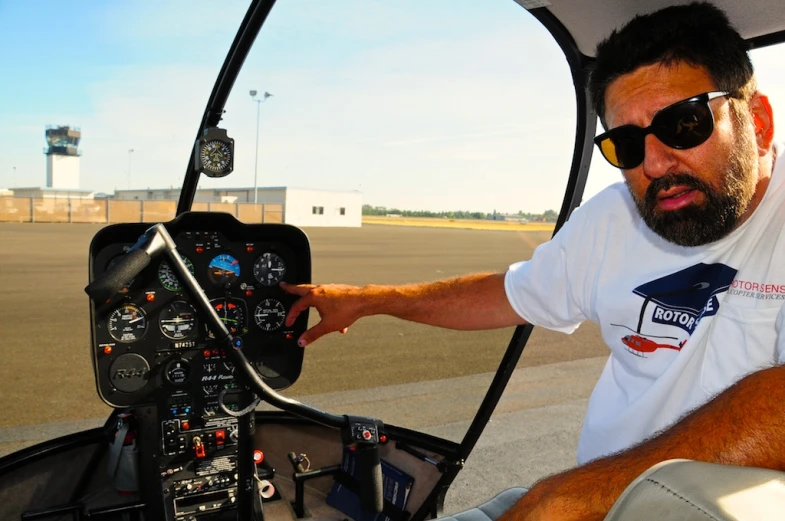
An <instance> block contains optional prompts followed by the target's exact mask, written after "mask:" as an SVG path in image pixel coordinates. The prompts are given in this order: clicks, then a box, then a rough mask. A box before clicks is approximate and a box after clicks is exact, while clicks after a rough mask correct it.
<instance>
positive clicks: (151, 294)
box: [145, 293, 155, 302]
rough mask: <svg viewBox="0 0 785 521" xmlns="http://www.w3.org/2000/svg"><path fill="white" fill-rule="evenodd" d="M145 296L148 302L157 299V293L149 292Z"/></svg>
mask: <svg viewBox="0 0 785 521" xmlns="http://www.w3.org/2000/svg"><path fill="white" fill-rule="evenodd" d="M145 298H146V299H147V302H152V301H154V300H155V293H148V294H147V296H146V297H145Z"/></svg>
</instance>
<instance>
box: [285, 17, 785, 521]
mask: <svg viewBox="0 0 785 521" xmlns="http://www.w3.org/2000/svg"><path fill="white" fill-rule="evenodd" d="M590 88H591V91H592V96H593V102H594V105H595V108H596V109H597V113H598V114H599V115H600V116H601V120H602V123H603V126H604V127H605V128H606V129H609V130H608V132H606V133H603V134H602V135H600V136H598V138H597V139H596V142H597V144H598V147H599V149H600V151H601V152H602V154H603V156H604V157H605V158H606V159H607V160H608V161H609V162H611V163H612V164H613V165H614V166H617V167H619V168H620V169H622V173H623V176H624V180H625V183H618V184H616V185H613V186H611V187H608V188H607V189H605V190H604V191H602V192H601V193H600V194H598V195H597V196H596V197H594V198H592V199H591V200H590V201H588V202H586V203H585V204H584V205H583V206H582V207H581V208H579V209H578V210H576V211H575V212H574V213H573V215H572V216H571V218H570V220H569V222H568V223H567V224H566V225H565V226H564V227H563V228H562V229H561V230H560V231H559V233H558V234H556V236H555V237H554V238H553V239H552V240H551V241H549V242H547V243H545V244H543V245H541V246H540V247H539V248H538V249H537V250H536V251H535V253H534V255H533V257H532V259H531V260H530V261H527V262H520V263H517V264H514V265H512V266H511V267H510V269H509V270H508V271H507V272H506V273H497V274H474V275H468V276H465V277H459V278H456V279H451V280H445V281H440V282H435V283H427V284H415V285H408V286H365V287H362V288H359V287H351V286H339V285H325V286H315V287H314V286H299V287H292V286H289V285H283V288H284V289H285V290H286V291H289V292H292V293H295V294H297V295H300V296H301V298H300V299H299V300H298V301H297V302H296V303H295V304H294V305H293V306H292V309H291V312H290V314H289V316H288V317H287V322H288V323H289V324H291V323H292V322H293V320H294V319H295V317H296V316H297V315H298V314H299V313H300V312H301V311H302V310H304V309H306V308H307V307H309V306H313V307H315V308H316V309H317V310H318V311H319V314H320V315H321V322H320V323H319V324H317V325H316V326H314V327H313V328H312V329H310V330H309V331H307V332H306V333H304V334H303V337H302V338H301V345H302V346H305V345H307V344H309V343H311V342H313V341H314V340H316V339H318V338H319V337H320V336H322V335H324V334H326V333H329V332H332V331H341V332H344V333H345V332H346V330H347V328H348V327H349V326H350V325H351V324H353V323H354V322H355V321H356V320H357V319H359V318H361V317H363V316H368V315H373V314H388V315H393V316H396V317H399V318H402V319H407V320H413V321H416V322H421V323H425V324H432V325H435V326H441V327H447V328H454V329H475V330H477V329H487V328H497V327H506V326H511V325H516V324H524V323H527V322H528V323H532V324H534V325H537V326H542V327H546V328H549V329H554V330H558V331H563V332H566V333H570V332H572V331H574V330H575V329H576V328H577V327H578V325H579V324H580V323H581V322H582V321H583V320H587V319H588V320H593V321H595V322H597V323H598V324H599V325H600V327H601V329H602V334H603V338H604V340H605V341H606V343H607V344H608V346H609V348H610V350H611V356H610V358H609V360H608V362H607V364H606V367H605V369H604V371H603V373H602V375H601V377H600V380H599V382H598V383H597V386H596V387H595V390H594V392H593V394H592V396H591V399H590V401H589V407H588V410H587V413H586V419H585V422H584V427H583V431H582V433H581V439H580V444H579V449H578V461H579V463H581V464H583V465H582V466H581V467H578V468H576V469H573V470H571V471H567V472H565V473H562V474H559V475H556V476H552V477H550V478H547V479H545V480H543V481H541V482H540V483H538V484H537V485H536V486H535V487H533V488H532V490H531V491H529V493H527V494H526V495H525V496H524V497H523V498H522V499H521V500H520V502H519V503H518V504H517V505H516V506H515V507H514V508H513V509H511V510H510V511H509V512H507V514H505V517H506V518H508V519H509V518H515V519H601V518H602V517H603V516H604V514H605V513H606V512H607V511H608V509H609V508H610V506H611V505H612V504H613V502H614V501H615V500H616V498H618V496H619V494H620V493H621V492H622V491H623V490H624V488H625V487H626V486H627V485H628V484H629V483H630V482H631V481H632V480H633V479H634V478H635V477H636V476H637V475H639V474H640V473H642V472H643V471H644V470H646V469H647V468H649V467H650V466H651V465H654V464H655V463H658V462H660V461H663V460H666V459H671V458H688V459H695V460H703V461H713V462H720V463H730V464H737V465H750V466H760V467H768V468H775V469H782V468H784V467H785V461H784V460H785V456H784V455H785V450H783V449H785V447H784V446H783V445H784V444H783V440H784V439H785V436H784V435H785V420H783V415H782V414H781V404H782V403H785V383H780V382H785V368H780V367H777V365H778V364H779V363H780V362H781V360H780V358H781V356H780V354H781V353H783V354H785V339H783V340H781V341H780V342H781V343H782V351H780V350H778V339H779V337H781V336H782V337H785V333H784V334H783V335H779V331H780V330H781V325H782V321H783V320H785V318H783V317H781V316H780V310H781V309H783V307H782V303H783V300H782V299H785V262H782V260H780V259H785V235H783V234H782V229H783V225H785V179H783V178H785V164H780V165H778V166H777V168H775V167H774V164H775V155H776V149H775V147H774V145H773V137H774V126H773V116H772V109H771V106H770V105H769V102H768V99H767V98H766V96H765V95H763V94H762V93H760V92H758V90H757V87H756V83H755V79H754V76H753V70H752V65H751V63H750V61H749V58H748V56H747V53H746V48H745V45H744V43H743V40H742V39H741V37H740V36H739V35H738V34H737V33H736V31H735V30H734V29H732V28H731V27H730V25H729V23H728V20H727V18H726V17H725V15H724V13H722V12H721V11H719V10H717V9H716V8H714V7H713V6H711V5H709V4H706V3H695V4H691V5H686V6H679V7H671V8H667V9H664V10H662V11H659V12H657V13H654V14H652V15H649V16H641V17H637V18H635V19H634V20H632V21H631V22H630V23H629V24H628V25H627V26H625V27H624V28H623V29H622V30H620V31H618V32H614V33H613V34H612V35H611V36H610V37H609V38H608V39H607V40H606V41H604V42H602V43H601V44H600V45H599V46H598V50H597V61H596V68H595V70H594V71H593V73H592V77H591V85H590ZM469 302H470V304H467V303H469ZM767 368H768V369H767ZM736 382H738V383H736ZM734 383H736V385H734ZM729 387H730V388H729ZM689 411H693V412H691V413H690V414H689V415H688V416H686V417H685V416H684V415H685V413H688V412H689ZM658 433H659V434H658Z"/></svg>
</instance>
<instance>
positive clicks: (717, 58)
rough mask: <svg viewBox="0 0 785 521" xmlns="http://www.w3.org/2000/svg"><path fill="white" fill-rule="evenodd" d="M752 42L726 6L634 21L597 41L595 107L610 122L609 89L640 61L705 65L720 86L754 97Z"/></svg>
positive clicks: (670, 11) (668, 11)
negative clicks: (607, 109)
mask: <svg viewBox="0 0 785 521" xmlns="http://www.w3.org/2000/svg"><path fill="white" fill-rule="evenodd" d="M748 51H749V46H748V45H747V43H746V42H745V41H744V39H743V38H742V37H741V35H740V34H739V33H738V32H737V31H736V30H735V29H734V28H733V26H731V24H730V21H729V20H728V17H727V16H726V15H725V13H724V12H723V11H721V10H720V9H718V8H717V7H715V6H714V5H712V4H710V3H708V2H693V3H691V4H687V5H679V6H672V7H667V8H665V9H662V10H660V11H657V12H654V13H652V14H647V15H639V16H636V17H635V18H633V19H632V20H630V22H629V23H627V24H626V25H625V26H624V27H622V29H620V30H618V31H613V32H612V33H611V34H610V36H608V37H607V38H606V39H604V40H603V41H601V42H600V43H599V44H598V45H597V52H596V57H597V58H596V62H595V66H594V68H593V69H592V71H591V75H590V77H589V89H590V92H591V99H592V104H593V106H594V109H595V110H596V111H597V114H598V115H599V116H600V121H601V122H602V125H603V126H604V127H605V128H607V123H606V121H605V90H606V89H607V88H608V86H609V85H610V84H611V83H613V81H614V80H616V79H617V78H618V77H620V76H622V75H624V74H627V73H630V72H632V71H634V70H636V69H638V68H639V67H641V66H645V65H653V64H655V63H662V64H664V65H671V64H675V63H679V62H683V63H688V64H690V65H693V66H698V67H703V68H705V69H706V70H707V71H708V73H709V75H710V76H711V77H712V79H713V80H714V83H715V84H716V85H717V89H718V90H724V91H728V92H730V93H731V97H733V98H737V99H741V100H745V101H746V100H749V98H750V96H751V95H752V94H753V92H755V90H756V88H757V87H756V85H755V80H754V78H753V72H754V71H753V66H752V62H751V61H750V58H749V55H748Z"/></svg>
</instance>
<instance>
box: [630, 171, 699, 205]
mask: <svg viewBox="0 0 785 521" xmlns="http://www.w3.org/2000/svg"><path fill="white" fill-rule="evenodd" d="M677 185H680V186H686V187H687V188H691V189H694V190H700V191H701V192H703V193H704V194H707V195H708V194H711V187H710V186H709V185H708V184H707V183H705V182H704V181H701V180H700V179H698V178H696V177H693V176H692V175H690V174H685V173H675V174H670V175H668V176H665V177H658V178H657V179H655V180H653V181H652V182H651V184H650V185H649V187H648V188H647V189H646V197H645V199H646V203H648V204H649V205H652V206H653V205H655V204H656V203H657V194H658V193H659V192H661V191H663V190H668V189H669V188H672V187H674V186H677Z"/></svg>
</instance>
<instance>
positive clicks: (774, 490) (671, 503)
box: [605, 459, 785, 521]
mask: <svg viewBox="0 0 785 521" xmlns="http://www.w3.org/2000/svg"><path fill="white" fill-rule="evenodd" d="M646 519H656V520H657V521H676V520H678V521H731V520H733V521H769V520H772V521H773V520H775V519H777V520H781V519H785V472H778V471H775V470H769V469H761V468H755V467H736V466H730V465H719V464H716V463H704V462H700V461H691V460H685V459H674V460H668V461H663V462H662V463H658V464H657V465H654V466H653V467H651V468H650V469H648V470H647V471H646V472H644V473H643V474H641V475H640V476H638V477H637V478H636V479H635V480H634V481H633V482H632V483H630V485H629V486H628V487H627V488H626V489H625V490H624V492H623V493H622V495H621V496H619V499H618V500H617V501H616V503H615V504H614V506H613V508H612V509H611V510H610V512H608V515H607V516H606V517H605V521H632V520H635V521H639V520H646Z"/></svg>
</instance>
